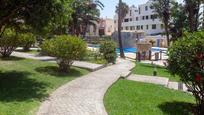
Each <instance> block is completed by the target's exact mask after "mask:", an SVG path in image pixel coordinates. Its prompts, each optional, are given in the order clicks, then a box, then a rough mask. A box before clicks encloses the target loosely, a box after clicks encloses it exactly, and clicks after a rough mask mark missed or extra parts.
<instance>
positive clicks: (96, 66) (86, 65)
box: [11, 52, 104, 71]
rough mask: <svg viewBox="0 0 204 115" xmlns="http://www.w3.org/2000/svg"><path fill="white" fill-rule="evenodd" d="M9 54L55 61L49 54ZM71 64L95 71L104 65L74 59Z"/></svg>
mask: <svg viewBox="0 0 204 115" xmlns="http://www.w3.org/2000/svg"><path fill="white" fill-rule="evenodd" d="M11 55H12V56H15V57H21V58H28V59H34V60H40V61H48V62H54V63H55V62H56V61H55V59H56V58H55V57H50V56H40V55H36V54H30V53H23V52H13V53H12V54H11ZM72 65H73V66H75V67H80V68H85V69H88V70H90V71H96V70H98V69H101V68H103V67H104V65H102V64H94V63H89V62H85V61H74V63H73V64H72Z"/></svg>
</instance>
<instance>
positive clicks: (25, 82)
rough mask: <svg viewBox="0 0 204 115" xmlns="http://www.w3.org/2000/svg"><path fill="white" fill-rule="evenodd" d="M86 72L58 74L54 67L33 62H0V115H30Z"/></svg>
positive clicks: (54, 65)
mask: <svg viewBox="0 0 204 115" xmlns="http://www.w3.org/2000/svg"><path fill="white" fill-rule="evenodd" d="M87 73H88V71H87V70H85V69H79V68H74V67H73V68H72V69H71V71H70V73H68V74H65V73H64V74H62V73H59V72H58V68H57V65H56V64H54V63H48V62H41V61H36V60H29V59H22V58H14V57H12V58H9V59H7V60H0V115H34V114H35V113H36V112H37V110H38V107H39V106H40V102H41V101H43V100H44V99H45V98H46V97H48V95H49V94H50V93H51V92H52V91H54V90H55V89H56V88H58V87H60V86H61V85H63V84H65V83H67V82H69V81H71V80H73V79H75V78H77V77H80V76H82V75H85V74H87Z"/></svg>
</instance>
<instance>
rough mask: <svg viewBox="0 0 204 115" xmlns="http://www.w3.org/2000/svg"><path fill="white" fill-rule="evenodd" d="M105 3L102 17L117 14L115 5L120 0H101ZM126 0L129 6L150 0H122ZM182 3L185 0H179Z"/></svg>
mask: <svg viewBox="0 0 204 115" xmlns="http://www.w3.org/2000/svg"><path fill="white" fill-rule="evenodd" d="M100 1H101V2H102V3H103V4H104V6H105V7H104V9H103V10H101V17H102V18H106V17H107V18H111V19H113V16H114V15H115V6H116V5H117V4H118V1H119V0H100ZM122 1H123V2H126V3H127V4H128V5H129V6H132V5H135V6H138V5H139V4H145V3H146V2H147V1H148V0H122ZM177 1H178V2H179V3H181V2H182V1H183V0H177Z"/></svg>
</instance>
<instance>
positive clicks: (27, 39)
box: [19, 33, 36, 51]
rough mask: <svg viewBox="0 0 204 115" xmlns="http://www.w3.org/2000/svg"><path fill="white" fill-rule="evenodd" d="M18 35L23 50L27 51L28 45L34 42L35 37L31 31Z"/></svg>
mask: <svg viewBox="0 0 204 115" xmlns="http://www.w3.org/2000/svg"><path fill="white" fill-rule="evenodd" d="M19 37H20V39H21V46H22V47H23V50H24V51H29V50H30V47H31V46H32V45H33V44H35V42H36V38H35V36H34V35H33V34H32V33H22V34H20V35H19Z"/></svg>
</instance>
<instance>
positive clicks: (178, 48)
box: [168, 32, 204, 115]
mask: <svg viewBox="0 0 204 115" xmlns="http://www.w3.org/2000/svg"><path fill="white" fill-rule="evenodd" d="M168 63H169V66H168V69H169V70H170V72H171V73H172V74H177V75H179V76H180V78H181V81H182V82H184V83H185V84H186V86H187V87H188V89H189V91H190V92H192V94H193V95H194V97H195V99H196V103H197V108H196V110H197V111H196V113H194V114H195V115H203V113H204V32H195V33H188V34H186V35H184V37H182V39H179V40H177V41H176V42H175V43H174V44H173V46H172V47H171V48H170V49H169V59H168Z"/></svg>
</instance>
